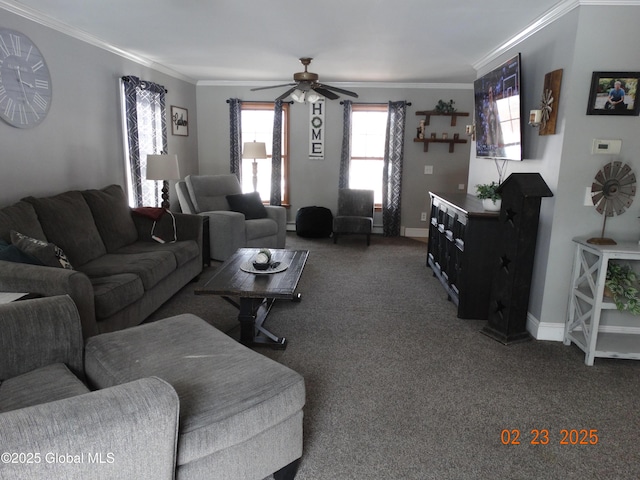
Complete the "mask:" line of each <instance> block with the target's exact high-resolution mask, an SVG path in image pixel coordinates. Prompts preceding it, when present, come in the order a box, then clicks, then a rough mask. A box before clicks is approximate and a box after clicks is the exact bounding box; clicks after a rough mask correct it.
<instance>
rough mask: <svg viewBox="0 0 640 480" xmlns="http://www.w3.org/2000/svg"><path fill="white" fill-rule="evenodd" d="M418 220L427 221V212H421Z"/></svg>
mask: <svg viewBox="0 0 640 480" xmlns="http://www.w3.org/2000/svg"><path fill="white" fill-rule="evenodd" d="M420 221H421V222H426V221H427V212H422V213H421V214H420Z"/></svg>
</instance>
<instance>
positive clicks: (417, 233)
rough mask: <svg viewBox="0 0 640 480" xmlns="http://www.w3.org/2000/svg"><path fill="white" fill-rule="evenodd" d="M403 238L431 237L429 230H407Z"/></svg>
mask: <svg viewBox="0 0 640 480" xmlns="http://www.w3.org/2000/svg"><path fill="white" fill-rule="evenodd" d="M403 236H405V237H411V238H427V237H429V229H428V228H405V229H404V233H403Z"/></svg>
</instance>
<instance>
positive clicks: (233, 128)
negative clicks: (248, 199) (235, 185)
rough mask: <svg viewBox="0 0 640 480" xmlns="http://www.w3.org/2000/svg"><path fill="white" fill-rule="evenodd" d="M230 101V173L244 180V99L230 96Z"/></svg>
mask: <svg viewBox="0 0 640 480" xmlns="http://www.w3.org/2000/svg"><path fill="white" fill-rule="evenodd" d="M227 101H228V102H229V130H230V131H229V138H230V141H231V145H230V148H229V150H230V152H231V159H230V163H229V173H233V174H234V175H235V176H236V177H238V180H239V181H240V182H242V100H240V99H239V98H230V99H229V100H227Z"/></svg>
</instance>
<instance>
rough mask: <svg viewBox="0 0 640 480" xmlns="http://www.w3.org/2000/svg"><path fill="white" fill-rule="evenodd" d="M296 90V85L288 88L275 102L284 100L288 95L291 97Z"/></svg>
mask: <svg viewBox="0 0 640 480" xmlns="http://www.w3.org/2000/svg"><path fill="white" fill-rule="evenodd" d="M296 88H298V86H297V85H296V86H295V87H292V88H290V89H289V90H287V91H286V92H284V93H283V94H282V95H280V96H279V97H278V98H276V100H275V101H276V102H277V101H278V100H284V99H285V98H287V97H288V96H289V95H291V94H292V93H293V91H294V90H295V89H296Z"/></svg>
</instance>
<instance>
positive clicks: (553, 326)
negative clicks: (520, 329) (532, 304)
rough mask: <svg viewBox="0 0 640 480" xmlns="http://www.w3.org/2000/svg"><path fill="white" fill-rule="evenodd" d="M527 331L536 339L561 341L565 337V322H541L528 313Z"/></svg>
mask: <svg viewBox="0 0 640 480" xmlns="http://www.w3.org/2000/svg"><path fill="white" fill-rule="evenodd" d="M527 331H528V332H529V333H530V334H531V336H532V337H533V338H535V339H536V340H550V341H554V342H561V341H562V340H563V339H564V323H551V322H541V321H540V320H538V319H537V318H536V317H534V316H533V315H532V314H531V313H527Z"/></svg>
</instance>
